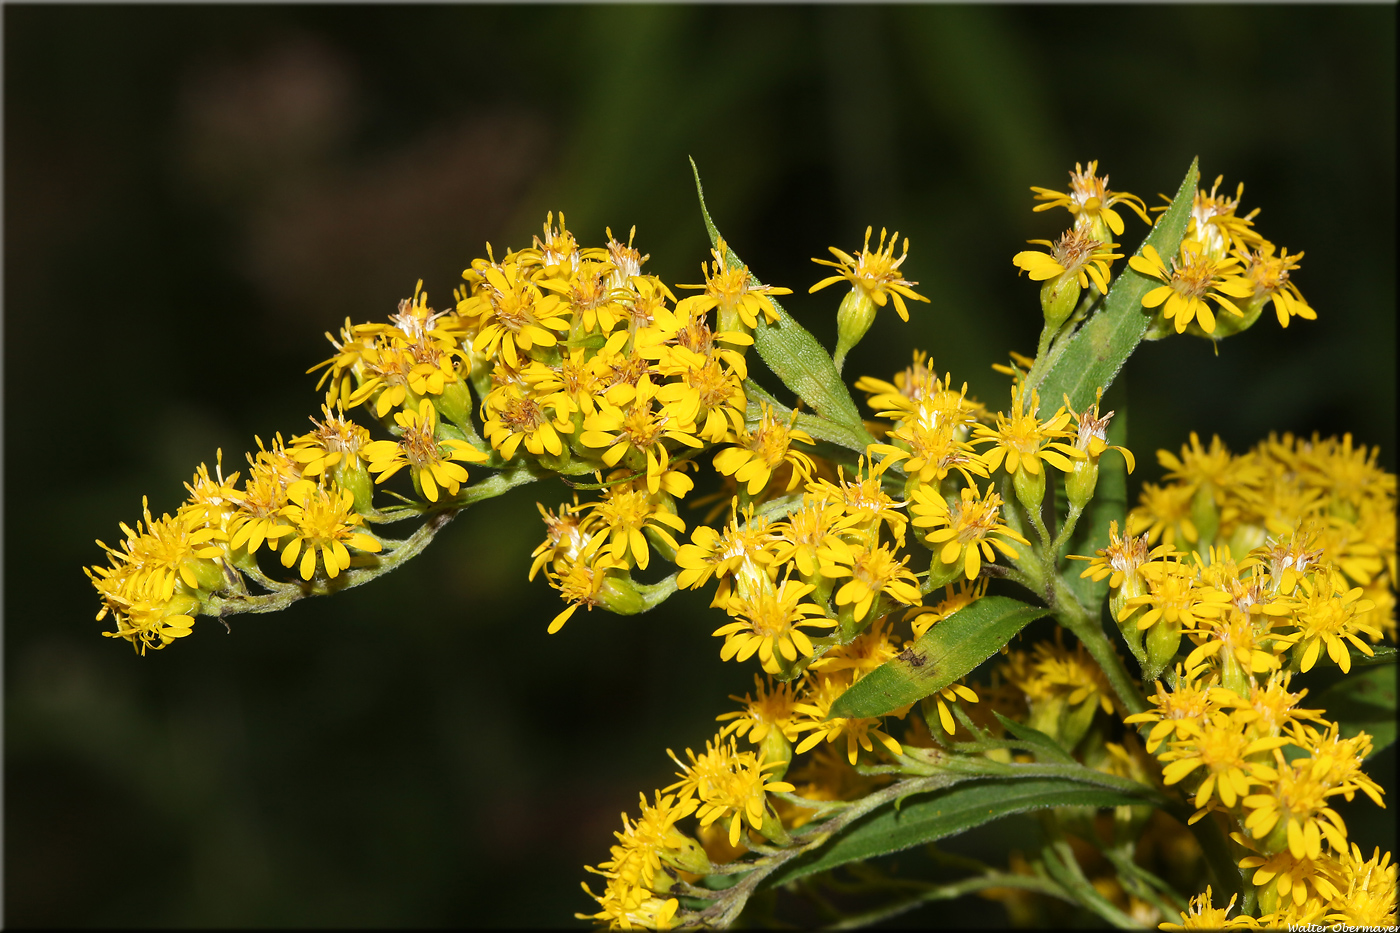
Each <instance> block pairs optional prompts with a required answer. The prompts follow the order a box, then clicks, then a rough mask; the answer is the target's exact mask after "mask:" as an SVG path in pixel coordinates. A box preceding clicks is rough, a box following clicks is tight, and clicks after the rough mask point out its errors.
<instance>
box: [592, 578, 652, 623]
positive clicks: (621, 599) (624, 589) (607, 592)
mask: <svg viewBox="0 0 1400 933" xmlns="http://www.w3.org/2000/svg"><path fill="white" fill-rule="evenodd" d="M598 605H600V606H602V607H603V608H604V609H606V610H608V611H609V612H615V613H617V614H618V615H620V616H634V615H636V614H637V613H639V612H645V611H646V610H647V609H648V608H649V607H648V605H647V601H646V599H645V598H644V597H643V596H642V594H641V593H639V592H637V587H636V585H635V584H634V583H633V581H632V575H631V574H619V575H609V576H608V577H607V579H605V580H604V581H603V585H602V586H600V587H599V588H598Z"/></svg>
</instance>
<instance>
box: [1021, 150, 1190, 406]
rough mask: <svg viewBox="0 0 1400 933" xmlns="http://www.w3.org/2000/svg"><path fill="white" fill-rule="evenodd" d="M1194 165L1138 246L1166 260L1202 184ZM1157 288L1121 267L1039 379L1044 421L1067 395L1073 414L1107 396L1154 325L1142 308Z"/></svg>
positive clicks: (1155, 282) (1172, 253)
mask: <svg viewBox="0 0 1400 933" xmlns="http://www.w3.org/2000/svg"><path fill="white" fill-rule="evenodd" d="M1198 161H1199V160H1197V159H1192V160H1191V168H1190V169H1189V170H1188V171H1187V172H1186V177H1185V178H1184V179H1183V180H1182V182H1181V187H1180V188H1179V189H1178V190H1177V192H1176V197H1175V198H1173V199H1172V203H1171V206H1170V207H1168V208H1167V210H1166V213H1164V214H1163V215H1162V216H1161V217H1160V218H1159V219H1158V220H1157V223H1156V224H1154V225H1153V227H1152V230H1151V232H1150V233H1148V235H1147V239H1145V240H1143V242H1142V246H1146V245H1147V244H1149V243H1150V244H1152V246H1153V247H1154V248H1155V249H1156V250H1157V252H1158V253H1159V254H1160V255H1161V256H1162V258H1163V259H1164V260H1169V259H1170V258H1171V257H1172V256H1175V255H1176V251H1177V248H1178V247H1179V246H1180V245H1181V238H1182V237H1183V236H1184V235H1185V233H1186V225H1187V221H1188V220H1189V219H1190V217H1191V202H1192V200H1194V198H1195V196H1196V182H1197V181H1198V180H1199V178H1200V170H1199V169H1198V167H1197V163H1198ZM1142 246H1139V247H1138V251H1137V254H1136V255H1142ZM1161 284H1162V283H1161V282H1160V281H1158V280H1157V279H1155V278H1152V277H1150V276H1146V275H1143V274H1141V273H1139V272H1136V271H1134V270H1133V269H1132V268H1130V267H1128V266H1126V265H1125V266H1124V268H1123V271H1122V272H1121V273H1119V275H1118V278H1117V279H1116V280H1115V281H1114V283H1113V285H1112V287H1111V288H1109V290H1108V295H1107V296H1105V298H1104V300H1103V306H1102V307H1101V308H1099V310H1098V312H1097V313H1096V314H1094V316H1093V317H1091V318H1089V320H1088V321H1087V322H1085V324H1084V325H1083V326H1082V327H1080V328H1079V330H1078V331H1077V332H1076V333H1075V334H1074V335H1073V336H1071V337H1070V338H1069V341H1068V343H1067V344H1066V345H1065V349H1064V351H1063V352H1062V353H1060V354H1059V355H1058V358H1057V359H1056V360H1055V362H1054V363H1052V364H1051V365H1050V368H1049V369H1048V370H1047V372H1046V373H1045V376H1044V377H1043V378H1042V379H1041V381H1040V385H1039V387H1038V388H1039V389H1040V411H1041V413H1042V415H1043V414H1045V413H1050V412H1054V411H1055V410H1056V409H1057V408H1059V407H1060V405H1061V403H1062V401H1063V396H1065V395H1068V396H1069V401H1070V404H1071V405H1073V406H1074V409H1075V410H1076V411H1081V410H1083V408H1084V406H1086V405H1090V404H1093V401H1094V392H1095V390H1097V389H1098V387H1099V386H1103V387H1104V390H1105V391H1107V390H1108V387H1109V386H1110V385H1112V383H1113V380H1114V377H1116V376H1117V375H1118V371H1119V370H1120V369H1122V368H1123V363H1124V362H1125V361H1126V360H1127V359H1128V357H1129V355H1131V354H1132V352H1133V350H1134V349H1135V348H1136V347H1137V345H1138V343H1139V342H1140V341H1141V340H1142V335H1143V334H1144V333H1146V332H1147V325H1148V324H1149V323H1151V321H1152V313H1151V312H1149V311H1147V310H1146V309H1144V308H1143V306H1142V297H1143V296H1144V295H1146V294H1147V293H1148V292H1149V291H1150V290H1151V289H1153V288H1156V287H1157V286H1158V285H1161Z"/></svg>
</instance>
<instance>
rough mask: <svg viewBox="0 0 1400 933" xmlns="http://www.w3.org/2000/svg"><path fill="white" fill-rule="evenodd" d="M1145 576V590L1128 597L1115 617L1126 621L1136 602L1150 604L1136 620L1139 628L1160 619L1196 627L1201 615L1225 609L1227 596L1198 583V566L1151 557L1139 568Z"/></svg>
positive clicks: (1203, 617)
mask: <svg viewBox="0 0 1400 933" xmlns="http://www.w3.org/2000/svg"><path fill="white" fill-rule="evenodd" d="M1140 572H1141V573H1142V576H1143V578H1144V579H1146V580H1147V586H1148V592H1147V593H1145V594H1143V595H1142V596H1134V597H1133V598H1132V599H1129V600H1128V601H1127V603H1126V605H1125V606H1124V608H1123V610H1122V611H1121V612H1120V613H1119V614H1118V621H1119V622H1124V621H1127V618H1128V616H1130V615H1132V614H1133V611H1134V610H1136V609H1137V607H1138V606H1150V607H1151V608H1150V609H1148V610H1147V611H1146V612H1144V613H1143V614H1142V615H1141V616H1140V617H1139V618H1138V620H1137V626H1138V628H1139V629H1144V630H1145V629H1149V628H1151V627H1152V625H1153V624H1154V623H1155V622H1156V621H1157V620H1158V619H1162V620H1163V621H1165V622H1167V623H1168V624H1170V625H1178V624H1179V625H1181V626H1183V627H1185V628H1198V627H1200V625H1201V624H1202V622H1201V620H1202V619H1214V618H1216V617H1218V616H1219V615H1220V614H1221V613H1222V612H1224V611H1225V605H1224V604H1226V603H1229V601H1230V596H1229V594H1227V593H1222V592H1220V591H1219V590H1217V589H1214V588H1212V587H1203V586H1199V585H1198V582H1199V581H1198V578H1197V573H1198V571H1197V569H1196V567H1195V566H1193V565H1191V564H1185V563H1182V561H1181V560H1180V559H1179V558H1178V559H1175V560H1163V561H1152V562H1151V563H1148V564H1144V565H1143V567H1142V569H1141V571H1140Z"/></svg>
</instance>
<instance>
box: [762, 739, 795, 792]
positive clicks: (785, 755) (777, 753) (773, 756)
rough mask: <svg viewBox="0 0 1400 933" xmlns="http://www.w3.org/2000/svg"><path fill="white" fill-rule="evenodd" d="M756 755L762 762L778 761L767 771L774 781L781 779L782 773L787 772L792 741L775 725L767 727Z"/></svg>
mask: <svg viewBox="0 0 1400 933" xmlns="http://www.w3.org/2000/svg"><path fill="white" fill-rule="evenodd" d="M758 757H759V760H761V761H763V762H764V763H768V762H774V761H776V762H778V763H779V764H778V766H777V767H776V768H770V769H769V770H768V772H767V773H768V775H769V777H771V778H772V779H773V780H775V781H781V780H782V779H783V775H784V774H787V769H788V765H789V764H791V763H792V743H791V742H789V741H788V739H787V736H785V735H783V730H782V729H779V728H778V727H777V726H772V727H770V728H769V729H768V734H767V735H765V736H764V737H763V741H762V742H761V743H759V746H758Z"/></svg>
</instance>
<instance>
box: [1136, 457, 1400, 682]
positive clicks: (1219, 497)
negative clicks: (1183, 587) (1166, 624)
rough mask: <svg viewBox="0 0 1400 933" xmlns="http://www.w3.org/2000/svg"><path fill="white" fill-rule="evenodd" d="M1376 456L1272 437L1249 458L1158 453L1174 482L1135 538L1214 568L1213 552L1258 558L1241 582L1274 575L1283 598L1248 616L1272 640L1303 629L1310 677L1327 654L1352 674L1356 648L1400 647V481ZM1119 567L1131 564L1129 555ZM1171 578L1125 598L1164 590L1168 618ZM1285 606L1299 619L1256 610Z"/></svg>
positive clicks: (1155, 492) (1275, 596)
mask: <svg viewBox="0 0 1400 933" xmlns="http://www.w3.org/2000/svg"><path fill="white" fill-rule="evenodd" d="M1377 455H1378V451H1377V450H1376V449H1368V448H1366V447H1358V446H1356V445H1355V444H1354V443H1353V442H1352V438H1351V435H1346V436H1344V437H1342V438H1340V439H1337V438H1326V439H1324V438H1321V437H1318V436H1316V435H1314V436H1313V437H1312V438H1311V439H1310V440H1304V439H1302V438H1298V437H1294V436H1293V435H1291V434H1285V435H1283V436H1282V437H1279V436H1276V435H1271V436H1270V437H1269V438H1268V439H1267V440H1265V441H1264V442H1262V443H1260V444H1258V445H1257V446H1255V447H1254V448H1253V449H1252V450H1250V451H1249V452H1248V453H1245V454H1242V455H1234V454H1231V453H1230V452H1229V451H1228V450H1227V449H1226V448H1225V446H1224V444H1222V443H1221V442H1220V440H1219V438H1212V440H1211V443H1210V445H1209V446H1204V445H1202V444H1201V442H1200V439H1199V438H1198V437H1197V436H1196V435H1195V434H1192V435H1191V439H1190V442H1189V443H1188V444H1185V445H1183V446H1182V448H1181V453H1180V454H1179V455H1177V454H1173V453H1170V452H1168V451H1162V452H1160V453H1159V454H1158V459H1159V460H1160V461H1161V463H1162V465H1163V466H1165V467H1167V469H1168V470H1169V472H1168V473H1167V475H1166V479H1167V480H1168V482H1166V483H1164V484H1161V485H1157V484H1153V483H1146V484H1144V486H1143V492H1142V497H1141V500H1140V504H1139V505H1138V507H1137V508H1135V509H1133V511H1132V512H1131V513H1130V514H1129V516H1128V530H1129V531H1130V532H1131V533H1132V534H1144V533H1145V534H1146V537H1147V543H1149V544H1156V543H1158V542H1161V544H1163V545H1166V546H1168V547H1169V548H1174V549H1179V550H1188V549H1189V550H1192V551H1195V552H1197V553H1198V554H1200V555H1202V556H1203V557H1205V558H1206V559H1207V561H1209V562H1211V563H1216V561H1215V560H1214V558H1212V557H1211V555H1212V552H1215V553H1217V554H1219V555H1222V557H1228V555H1239V556H1244V555H1251V556H1250V557H1249V558H1248V559H1246V560H1242V561H1241V562H1240V565H1239V571H1240V572H1241V573H1244V574H1246V575H1248V574H1266V575H1267V576H1268V578H1269V581H1270V584H1271V587H1272V586H1276V587H1277V592H1275V591H1274V590H1273V589H1270V590H1269V592H1268V593H1267V594H1265V595H1264V596H1260V597H1256V600H1257V605H1256V607H1255V608H1252V609H1251V610H1250V611H1251V613H1252V614H1260V613H1264V614H1266V615H1267V617H1268V618H1271V619H1273V620H1274V630H1275V631H1278V630H1279V629H1280V628H1288V627H1290V626H1291V627H1294V628H1296V629H1297V632H1296V633H1295V634H1296V638H1295V639H1294V642H1293V644H1294V645H1295V649H1294V650H1295V652H1296V654H1297V656H1298V661H1299V662H1300V663H1301V664H1302V669H1303V670H1308V669H1310V668H1311V667H1312V665H1313V664H1314V663H1315V662H1316V660H1317V657H1318V653H1319V651H1320V650H1321V649H1323V648H1325V649H1326V650H1327V653H1328V656H1329V657H1331V658H1332V659H1333V660H1334V661H1336V662H1337V663H1338V664H1339V665H1341V666H1342V667H1343V669H1344V670H1345V669H1348V668H1349V666H1350V659H1349V654H1350V652H1349V651H1348V650H1347V648H1346V645H1347V644H1351V646H1352V647H1353V648H1355V649H1356V650H1359V651H1361V652H1362V653H1367V654H1369V650H1368V649H1367V648H1366V645H1365V643H1363V642H1361V641H1360V639H1359V638H1358V637H1357V636H1358V635H1365V636H1366V639H1367V640H1368V641H1369V642H1371V643H1374V642H1376V641H1379V640H1380V638H1381V637H1382V636H1383V635H1384V636H1387V637H1390V638H1392V639H1393V638H1394V637H1395V594H1394V590H1395V581H1396V576H1395V572H1396V567H1395V554H1396V546H1395V513H1396V484H1395V476H1394V474H1391V473H1387V472H1385V471H1384V470H1383V469H1381V468H1380V467H1379V466H1378V465H1377V463H1376V457H1377ZM1115 558H1116V559H1118V560H1119V561H1120V562H1122V561H1124V560H1125V555H1123V554H1115ZM1198 563H1199V562H1198ZM1220 563H1221V566H1222V567H1227V566H1233V565H1231V564H1229V563H1228V561H1221V562H1220ZM1252 568H1253V569H1252ZM1220 572H1221V571H1215V573H1217V574H1218V573H1220ZM1170 576H1171V574H1170V573H1165V572H1164V571H1162V570H1153V571H1149V572H1148V575H1147V577H1143V578H1142V580H1141V582H1136V583H1135V582H1134V581H1132V580H1129V581H1128V582H1126V583H1125V584H1124V585H1125V586H1127V587H1129V589H1128V590H1127V591H1125V592H1127V595H1128V596H1130V597H1139V598H1140V597H1142V596H1144V595H1145V594H1146V592H1147V591H1146V590H1143V589H1142V587H1143V586H1144V585H1146V586H1147V587H1148V588H1149V589H1150V588H1151V587H1153V586H1154V585H1155V586H1156V588H1157V591H1158V592H1159V593H1161V594H1163V601H1162V602H1161V603H1160V606H1161V607H1162V608H1164V609H1165V608H1167V607H1168V605H1169V602H1168V601H1166V600H1165V591H1166V590H1167V589H1168V588H1170V587H1172V586H1173V585H1175V584H1174V583H1173V582H1172V580H1170V579H1168V578H1169V577H1170ZM1149 578H1155V581H1156V582H1155V584H1154V583H1153V582H1152V580H1151V579H1149ZM1249 579H1251V578H1250V577H1249V576H1246V580H1249ZM1261 580H1262V577H1261ZM1300 583H1301V584H1302V589H1299V584H1300ZM1222 585H1225V586H1226V587H1227V588H1231V587H1233V588H1238V587H1242V586H1247V585H1248V586H1255V587H1257V586H1259V585H1261V584H1259V583H1241V582H1240V581H1239V580H1236V581H1235V582H1233V583H1228V584H1222ZM1135 587H1136V588H1135ZM1215 588H1216V589H1220V585H1217V586H1216V587H1215ZM1221 592H1225V590H1221ZM1280 594H1282V595H1280ZM1334 595H1335V598H1334ZM1278 600H1284V601H1285V602H1286V603H1287V605H1288V606H1289V607H1290V611H1289V612H1287V613H1280V611H1279V610H1278V609H1277V608H1275V609H1272V610H1270V611H1269V612H1267V613H1266V611H1265V610H1264V609H1262V608H1258V606H1260V605H1282V603H1278ZM1217 601H1218V600H1217ZM1193 602H1198V601H1196V600H1193ZM1121 609H1122V607H1121V606H1120V607H1117V608H1116V609H1115V611H1116V612H1121ZM1207 615H1212V613H1211V612H1210V611H1209V610H1208V611H1207ZM1289 619H1292V620H1294V621H1293V622H1288V621H1286V620H1289ZM1280 647H1282V645H1281V644H1280Z"/></svg>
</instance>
